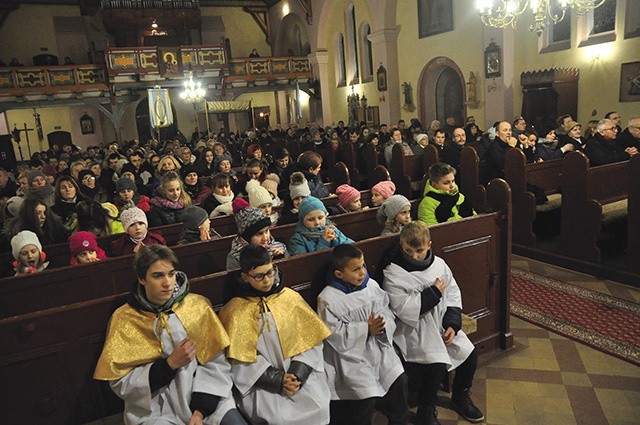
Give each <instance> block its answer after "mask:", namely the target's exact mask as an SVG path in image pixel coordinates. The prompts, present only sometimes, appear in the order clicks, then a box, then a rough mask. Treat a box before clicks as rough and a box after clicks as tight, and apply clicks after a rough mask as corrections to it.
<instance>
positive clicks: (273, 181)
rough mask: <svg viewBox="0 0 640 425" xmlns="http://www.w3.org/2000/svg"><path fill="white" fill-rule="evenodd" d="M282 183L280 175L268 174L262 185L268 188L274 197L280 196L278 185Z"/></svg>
mask: <svg viewBox="0 0 640 425" xmlns="http://www.w3.org/2000/svg"><path fill="white" fill-rule="evenodd" d="M279 184H280V177H278V175H277V174H274V173H271V174H267V177H266V178H265V180H264V181H263V182H262V187H264V188H265V189H267V191H268V192H269V193H270V194H271V196H272V197H273V198H275V197H276V196H278V185H279Z"/></svg>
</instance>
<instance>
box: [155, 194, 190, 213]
mask: <svg viewBox="0 0 640 425" xmlns="http://www.w3.org/2000/svg"><path fill="white" fill-rule="evenodd" d="M149 203H150V204H151V205H153V206H155V207H158V208H163V209H166V210H181V209H183V208H184V204H183V203H182V201H171V200H169V199H167V198H163V197H162V196H154V197H153V198H152V199H151V200H150V201H149Z"/></svg>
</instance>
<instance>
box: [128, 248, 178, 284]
mask: <svg viewBox="0 0 640 425" xmlns="http://www.w3.org/2000/svg"><path fill="white" fill-rule="evenodd" d="M158 261H168V262H169V263H171V265H173V267H174V268H176V269H177V268H178V266H180V262H179V261H178V257H176V254H175V253H174V252H173V251H172V250H171V248H169V247H167V246H165V245H160V244H155V245H144V246H141V247H140V249H139V250H138V252H137V253H136V256H135V257H133V270H135V272H136V275H137V276H138V277H139V278H141V279H143V278H144V277H146V276H147V272H148V271H149V269H150V268H151V266H152V265H153V264H154V263H156V262H158Z"/></svg>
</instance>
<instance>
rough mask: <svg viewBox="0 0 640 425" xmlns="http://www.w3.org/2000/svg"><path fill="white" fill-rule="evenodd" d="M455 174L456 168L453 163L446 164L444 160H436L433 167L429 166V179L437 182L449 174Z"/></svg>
mask: <svg viewBox="0 0 640 425" xmlns="http://www.w3.org/2000/svg"><path fill="white" fill-rule="evenodd" d="M452 173H453V175H454V176H455V174H456V169H455V168H453V167H452V166H451V165H449V164H446V163H444V162H436V163H435V164H433V165H432V166H431V167H429V180H431V181H432V182H434V183H436V182H438V181H440V179H441V178H443V177H444V176H446V175H447V174H452Z"/></svg>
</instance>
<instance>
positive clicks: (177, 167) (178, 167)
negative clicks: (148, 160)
mask: <svg viewBox="0 0 640 425" xmlns="http://www.w3.org/2000/svg"><path fill="white" fill-rule="evenodd" d="M166 160H169V161H171V162H173V165H175V166H176V168H175V171H178V170H179V169H180V163H179V162H178V160H177V159H176V158H175V157H173V156H172V155H165V156H163V157H162V158H160V161H158V165H157V166H156V171H157V172H161V171H162V163H163V162H165V161H166Z"/></svg>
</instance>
